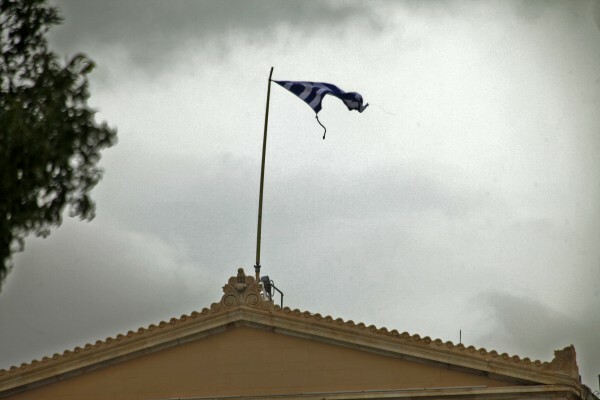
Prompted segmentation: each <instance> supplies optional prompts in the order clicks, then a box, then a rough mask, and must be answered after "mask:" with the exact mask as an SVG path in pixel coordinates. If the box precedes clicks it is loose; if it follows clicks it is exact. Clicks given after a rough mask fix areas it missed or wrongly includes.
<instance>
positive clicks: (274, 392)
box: [0, 268, 597, 400]
mask: <svg viewBox="0 0 600 400" xmlns="http://www.w3.org/2000/svg"><path fill="white" fill-rule="evenodd" d="M223 292H224V294H223V297H222V298H221V301H220V302H218V303H214V304H212V305H211V306H210V308H205V309H203V310H202V311H201V312H193V313H192V314H191V315H182V316H181V317H180V318H173V319H171V320H170V321H168V322H161V323H160V324H158V325H150V326H149V327H148V328H140V329H138V330H137V331H129V332H127V333H126V334H120V335H117V336H116V337H115V338H107V339H106V340H105V341H98V342H96V343H95V344H86V345H85V346H84V347H76V348H75V349H73V350H71V351H65V352H64V353H63V354H55V355H54V356H52V357H44V358H43V359H42V360H41V361H37V360H34V361H32V362H31V363H29V364H22V365H21V366H20V367H11V368H10V369H9V370H0V398H8V399H64V400H67V399H144V400H149V399H154V400H158V399H207V398H214V399H230V398H239V399H255V398H273V399H310V400H312V399H315V400H316V399H332V400H333V399H336V400H342V399H356V400H358V399H422V400H429V399H452V400H460V399H464V400H467V399H469V400H472V399H507V400H508V399H540V400H542V399H544V400H550V399H574V400H575V399H580V400H597V398H596V397H595V396H594V395H593V394H592V393H591V392H590V390H589V389H588V388H587V387H586V386H584V385H582V384H581V383H580V378H579V371H578V367H577V361H576V354H575V349H574V347H573V346H569V347H566V348H564V349H562V350H557V351H555V352H554V359H552V360H551V361H550V362H540V361H532V360H529V359H528V358H523V359H521V358H520V357H519V356H509V355H508V354H498V353H497V352H496V351H487V350H485V349H483V348H481V349H476V348H475V347H473V346H464V345H462V344H453V343H452V342H443V341H441V340H439V339H436V340H432V339H431V338H429V337H420V336H419V335H409V334H408V333H399V332H398V331H396V330H391V331H390V330H387V329H386V328H376V327H374V326H366V325H365V324H363V323H355V322H353V321H344V320H342V319H334V318H332V317H329V316H322V315H320V314H315V313H311V312H308V311H305V312H302V311H299V310H292V309H290V308H287V307H285V308H281V307H279V306H277V305H275V304H274V303H273V302H272V301H270V300H268V299H266V298H265V297H264V296H263V291H262V286H261V285H260V283H259V282H258V281H257V280H256V279H255V278H254V277H251V276H246V275H245V274H244V271H243V270H242V269H241V268H240V269H239V270H238V274H237V276H233V277H231V278H230V279H229V281H228V282H227V284H226V285H225V286H224V287H223Z"/></svg>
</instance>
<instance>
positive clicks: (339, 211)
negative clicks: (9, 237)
mask: <svg viewBox="0 0 600 400" xmlns="http://www.w3.org/2000/svg"><path fill="white" fill-rule="evenodd" d="M56 4H57V5H58V6H59V8H60V10H61V12H62V14H63V16H64V17H65V21H64V23H63V24H62V25H61V26H60V27H57V28H55V29H53V30H52V32H51V46H52V48H53V49H54V50H55V51H57V52H58V53H59V54H61V55H64V56H67V55H71V56H72V55H74V54H75V53H77V52H84V53H86V54H88V55H89V56H90V57H91V58H92V59H93V60H95V61H96V63H97V69H96V70H95V71H94V73H93V74H92V76H91V82H90V84H91V88H90V89H91V92H92V97H91V99H90V102H91V104H92V105H93V106H94V107H95V108H96V109H97V110H98V111H99V112H98V114H97V117H98V120H99V121H102V120H106V121H107V122H108V123H109V124H110V125H111V126H114V127H116V128H117V129H118V134H119V143H118V145H117V146H115V147H113V148H112V149H109V150H107V151H105V152H104V153H103V158H102V161H101V165H102V167H103V168H104V170H105V174H104V178H103V180H102V181H101V182H100V184H99V185H98V186H97V188H96V189H95V190H94V192H93V197H94V198H95V200H96V203H97V217H96V218H95V219H94V220H93V221H92V222H91V223H84V222H80V221H78V220H73V219H67V220H66V221H65V222H64V224H63V225H62V226H61V227H60V228H59V229H57V230H55V231H53V233H52V234H51V235H50V237H48V238H47V239H37V238H30V239H28V240H27V241H26V249H25V252H23V253H20V254H19V255H17V256H16V257H15V264H16V266H15V268H14V270H13V271H12V273H11V274H10V275H9V276H8V280H7V282H6V283H5V285H4V287H3V289H2V292H0V321H1V323H0V343H1V344H0V360H1V365H0V368H7V367H10V366H11V365H20V364H21V363H22V362H30V361H31V360H32V359H34V358H37V359H40V358H41V357H43V356H45V355H52V354H53V353H55V352H59V353H62V352H63V350H65V349H72V348H74V347H75V346H81V345H83V344H85V343H87V342H94V341H96V340H97V339H104V338H106V337H107V336H115V335H116V334H118V333H124V332H127V331H128V330H130V329H132V330H135V329H137V328H138V327H139V326H147V325H149V324H150V323H157V322H159V321H161V320H168V319H169V318H171V317H179V316H180V315H181V314H184V313H185V314H189V313H190V312H191V311H194V310H200V309H202V308H203V307H206V306H209V305H210V303H212V302H216V301H218V300H219V299H220V298H221V287H222V285H223V284H224V283H225V282H226V281H227V279H228V278H229V276H232V275H234V274H235V273H236V271H237V268H238V267H244V268H245V270H246V272H247V273H252V272H253V265H254V259H255V246H256V217H257V215H256V212H257V205H258V189H259V178H260V157H261V147H262V135H263V124H264V107H265V99H266V94H267V93H266V92H267V78H268V74H269V69H270V67H271V66H273V67H274V68H275V70H274V74H273V77H274V79H280V80H308V81H324V82H331V83H334V84H336V85H338V86H340V87H341V88H342V89H344V90H347V91H357V92H359V93H361V94H362V95H363V97H364V98H365V100H366V101H367V102H369V103H370V107H369V108H367V110H366V111H365V112H364V113H362V114H359V113H357V112H349V111H348V110H347V109H346V107H345V106H344V105H343V104H342V103H341V102H340V101H339V100H337V99H335V98H326V99H325V100H324V102H323V110H322V111H321V112H320V114H319V117H320V120H321V122H322V123H323V124H324V125H326V126H327V129H328V132H327V139H326V140H322V133H323V130H322V128H321V127H320V126H319V125H318V124H317V122H316V121H315V118H314V112H313V111H312V110H311V109H310V108H309V107H308V106H307V105H306V104H305V103H304V102H302V101H301V100H299V99H298V98H296V97H295V96H294V95H292V94H291V93H289V92H287V91H286V90H285V89H283V88H281V87H279V86H278V85H274V86H273V87H272V89H271V110H270V116H269V139H268V145H267V170H266V176H265V197H264V210H263V232H262V237H263V242H262V252H261V254H262V256H261V264H262V266H263V267H262V273H263V275H269V276H270V277H271V278H272V279H273V280H274V281H275V284H276V285H277V287H279V288H280V289H281V290H282V291H283V292H284V293H285V298H284V300H285V302H284V303H285V304H284V305H287V306H289V307H292V308H299V309H301V310H309V311H312V312H319V313H321V314H323V315H326V314H330V315H332V316H334V317H341V318H344V319H352V320H354V321H356V322H358V321H362V322H365V323H367V324H375V325H377V326H385V327H387V328H388V329H398V330H399V331H408V332H410V333H411V334H414V333H418V334H420V335H421V336H426V335H427V336H431V337H433V338H438V337H439V338H441V339H443V340H452V341H453V342H455V343H456V342H458V340H459V331H460V330H462V339H463V343H465V344H466V345H475V346H478V347H485V348H487V349H488V350H491V349H496V350H497V351H499V352H500V353H502V352H507V353H509V354H511V355H512V354H518V355H519V356H521V357H530V358H532V359H540V360H542V361H550V360H552V358H553V351H554V350H555V349H562V348H563V347H565V346H568V345H570V344H574V345H575V347H576V350H577V360H578V363H579V367H580V372H581V374H582V376H583V380H584V383H586V384H587V385H588V386H590V387H591V388H592V389H594V390H597V389H598V380H597V377H596V376H597V374H599V373H600V345H599V344H598V341H599V339H600V312H599V310H600V245H599V242H600V112H599V111H598V110H599V107H600V1H598V0H581V1H533V0H528V1H486V2H474V1H473V2H471V1H468V2H467V1H448V2H446V1H427V2H420V1H404V2H368V3H367V2H350V1H344V2H313V1H302V2H300V1H297V2H277V1H258V2H257V1H244V2H241V1H240V2H233V1H231V2H222V1H206V2H192V1H179V2H158V1H127V2H120V1H102V2H98V1H74V0H73V1H60V2H57V3H56Z"/></svg>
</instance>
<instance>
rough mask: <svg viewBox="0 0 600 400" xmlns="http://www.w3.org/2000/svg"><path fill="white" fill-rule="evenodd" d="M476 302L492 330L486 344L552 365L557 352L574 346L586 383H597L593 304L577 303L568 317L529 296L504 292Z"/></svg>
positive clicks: (599, 321)
mask: <svg viewBox="0 0 600 400" xmlns="http://www.w3.org/2000/svg"><path fill="white" fill-rule="evenodd" d="M473 301H474V302H477V303H479V304H480V305H484V307H485V308H486V309H487V311H488V314H487V321H486V322H485V323H486V324H489V325H488V326H489V329H488V333H487V334H485V335H482V336H480V337H479V341H481V342H482V343H494V344H495V345H496V346H497V349H502V350H503V351H504V349H513V351H514V352H516V353H518V354H519V355H520V356H522V357H527V356H528V357H533V358H538V359H540V360H542V361H550V360H551V359H552V357H553V350H556V349H562V348H563V347H565V346H568V345H570V344H573V345H575V349H576V350H577V349H579V352H578V354H577V362H578V365H579V371H580V374H581V375H582V379H583V382H584V383H587V384H591V383H593V382H597V380H596V379H595V378H596V375H597V374H598V371H596V370H594V369H593V368H594V366H595V365H594V360H596V359H598V357H600V347H598V345H597V341H598V332H600V315H599V314H598V312H597V309H596V307H595V305H594V303H593V302H585V301H581V302H579V301H576V305H575V306H574V307H575V308H573V309H572V310H571V311H570V312H569V313H568V314H567V313H564V312H561V311H558V310H555V309H553V308H552V307H550V306H548V305H546V304H543V303H541V302H540V301H537V300H534V299H531V298H528V297H526V296H525V295H516V294H508V293H505V292H500V291H496V292H489V293H485V294H481V295H479V296H478V297H477V298H475V299H473ZM582 349H585V350H586V351H585V352H583V351H581V350H582Z"/></svg>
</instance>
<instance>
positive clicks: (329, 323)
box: [0, 268, 587, 398]
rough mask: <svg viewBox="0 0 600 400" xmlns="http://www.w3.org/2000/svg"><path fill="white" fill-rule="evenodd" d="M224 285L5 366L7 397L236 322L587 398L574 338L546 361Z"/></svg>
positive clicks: (235, 283)
mask: <svg viewBox="0 0 600 400" xmlns="http://www.w3.org/2000/svg"><path fill="white" fill-rule="evenodd" d="M223 292H224V294H223V296H222V298H221V300H220V301H219V302H218V303H213V304H211V306H210V307H209V308H204V309H202V310H201V311H200V312H197V311H194V312H192V313H191V314H190V315H182V316H181V317H179V318H171V319H170V320H169V321H161V322H160V323H158V324H157V325H154V324H152V325H150V326H148V327H147V328H139V329H137V331H129V332H127V333H126V334H118V335H116V336H115V337H108V338H106V339H105V340H98V341H97V342H96V343H94V344H90V343H88V344H86V345H84V346H83V347H79V346H78V347H75V348H74V349H72V350H66V351H65V352H63V353H62V354H54V355H53V356H49V357H43V358H42V359H41V360H33V361H31V362H30V363H23V364H21V365H20V366H18V367H17V366H13V367H11V368H9V369H8V370H5V369H2V370H0V397H2V395H3V393H9V392H12V391H15V390H19V391H21V390H23V389H24V388H29V387H38V386H40V385H44V384H46V383H50V382H55V381H57V380H60V379H63V378H66V377H71V376H76V375H78V374H83V373H85V372H86V371H89V370H91V369H96V368H101V367H105V366H108V365H113V364H116V363H119V362H121V361H123V360H130V359H132V358H135V357H138V356H141V355H145V354H151V353H154V352H158V351H160V350H163V349H167V348H170V347H174V346H178V345H180V344H183V343H188V342H192V341H195V340H198V339H200V338H203V337H206V336H209V335H213V334H215V333H219V332H222V331H224V330H226V329H227V328H228V327H231V326H234V325H235V326H246V327H256V328H262V329H268V330H270V331H273V332H277V333H283V334H287V335H292V336H296V337H302V338H308V339H311V340H317V341H321V342H325V343H332V344H336V345H341V346H346V347H352V348H356V349H360V350H365V351H368V352H374V353H378V354H384V355H391V356H393V357H396V358H403V359H406V360H413V361H418V362H420V363H431V364H434V365H443V366H444V367H446V368H450V369H456V370H461V371H468V372H474V373H477V374H480V375H481V374H485V375H486V376H488V377H491V378H494V379H501V380H507V381H510V382H514V383H515V384H520V385H521V384H522V385H563V386H565V387H570V388H571V389H572V390H573V391H575V392H577V393H579V397H580V398H586V397H587V394H586V395H582V394H581V390H584V391H585V389H584V388H585V387H584V386H583V385H581V383H580V378H579V370H578V367H577V361H576V353H575V348H574V347H573V346H572V345H571V346H567V347H565V348H563V349H560V350H556V351H555V352H554V358H553V359H552V360H551V361H547V362H542V361H539V360H530V359H529V358H521V357H520V356H518V355H512V356H511V355H509V354H507V353H499V352H497V351H495V350H491V351H488V350H486V349H484V348H479V349H478V348H475V347H474V346H465V345H463V344H462V343H458V344H454V343H452V342H450V341H446V342H444V341H442V340H440V339H431V338H430V337H428V336H424V337H421V336H420V335H417V334H412V335H411V334H409V333H408V332H402V333H400V332H399V331H397V330H395V329H393V330H389V329H387V328H384V327H380V328H378V327H376V326H374V325H366V324H365V323H362V322H358V323H356V322H354V321H352V320H343V319H341V318H334V317H331V316H322V315H321V314H319V313H312V312H309V311H300V310H298V309H290V308H289V307H283V308H282V307H279V306H278V305H275V304H274V303H273V302H272V301H271V300H268V299H267V298H265V296H264V294H263V290H262V286H261V284H260V282H258V281H257V280H256V279H255V278H254V277H252V276H246V275H245V274H244V271H243V270H242V269H241V268H240V269H239V270H238V274H237V276H233V277H231V278H230V279H229V281H228V282H227V283H226V284H225V286H223Z"/></svg>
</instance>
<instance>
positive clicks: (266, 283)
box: [260, 275, 283, 308]
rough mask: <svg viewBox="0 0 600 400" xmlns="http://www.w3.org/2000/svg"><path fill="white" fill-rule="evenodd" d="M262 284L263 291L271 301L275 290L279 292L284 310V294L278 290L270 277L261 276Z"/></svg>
mask: <svg viewBox="0 0 600 400" xmlns="http://www.w3.org/2000/svg"><path fill="white" fill-rule="evenodd" d="M260 282H261V283H262V286H263V291H264V293H265V294H266V295H267V298H268V299H269V300H273V289H275V290H277V292H278V293H279V296H280V299H281V308H283V292H282V291H281V290H279V289H277V286H275V283H274V282H273V281H272V280H271V279H270V278H269V276H268V275H265V276H261V277H260Z"/></svg>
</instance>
